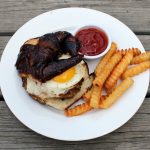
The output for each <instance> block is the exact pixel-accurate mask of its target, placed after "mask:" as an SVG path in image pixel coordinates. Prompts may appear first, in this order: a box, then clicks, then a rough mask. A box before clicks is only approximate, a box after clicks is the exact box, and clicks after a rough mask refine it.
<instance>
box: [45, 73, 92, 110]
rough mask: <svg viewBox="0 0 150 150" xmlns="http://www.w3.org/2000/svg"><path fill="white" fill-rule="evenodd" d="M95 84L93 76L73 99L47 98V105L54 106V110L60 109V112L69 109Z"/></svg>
mask: <svg viewBox="0 0 150 150" xmlns="http://www.w3.org/2000/svg"><path fill="white" fill-rule="evenodd" d="M92 82H93V75H92V76H90V77H89V78H87V79H86V80H84V82H83V83H82V86H81V88H80V91H79V92H78V93H76V95H75V96H74V97H72V98H66V99H62V98H47V99H45V104H47V105H49V106H52V107H54V108H57V109H60V110H65V109H67V108H69V107H70V106H71V105H72V104H74V103H75V102H76V101H78V100H79V99H80V98H81V97H82V96H83V94H84V93H85V92H86V91H87V90H88V88H90V87H91V85H92Z"/></svg>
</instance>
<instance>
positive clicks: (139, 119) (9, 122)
mask: <svg viewBox="0 0 150 150" xmlns="http://www.w3.org/2000/svg"><path fill="white" fill-rule="evenodd" d="M149 108H150V98H146V99H145V101H144V103H143V105H142V107H141V108H140V109H139V111H138V113H137V114H136V115H135V116H134V117H133V118H132V119H131V120H130V121H128V122H127V123H126V124H125V125H124V126H123V127H121V128H119V129H118V130H116V131H115V132H113V133H111V134H108V135H106V136H103V137H100V138H96V139H93V140H88V141H82V142H63V141H57V140H53V139H48V138H46V137H43V136H41V135H38V134H36V133H35V132H33V131H31V130H30V129H28V128H27V127H25V126H24V125H23V124H21V123H20V122H19V121H18V120H17V119H16V118H15V117H14V115H13V114H12V113H11V112H10V111H9V109H8V108H7V106H6V104H5V102H4V101H1V102H0V149H2V150H9V149H10V150H12V149H15V150H20V149H24V150H31V149H36V150H61V149H63V150H70V149H72V150H76V149H78V150H83V149H86V150H91V149H95V150H96V149H99V150H141V149H142V150H148V149H150V144H149V141H150V125H149V123H150V117H149V115H150V109H149ZM30 119H32V118H30ZM66 132H67V131H66Z"/></svg>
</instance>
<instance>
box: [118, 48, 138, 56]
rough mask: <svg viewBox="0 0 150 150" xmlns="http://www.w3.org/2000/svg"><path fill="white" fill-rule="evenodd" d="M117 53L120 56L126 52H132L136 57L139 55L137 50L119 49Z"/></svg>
mask: <svg viewBox="0 0 150 150" xmlns="http://www.w3.org/2000/svg"><path fill="white" fill-rule="evenodd" d="M117 52H119V53H121V54H122V55H125V54H126V53H127V52H132V53H133V56H138V55H139V54H141V51H140V50H139V49H138V48H129V49H121V50H118V51H117Z"/></svg>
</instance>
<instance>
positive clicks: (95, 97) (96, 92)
mask: <svg viewBox="0 0 150 150" xmlns="http://www.w3.org/2000/svg"><path fill="white" fill-rule="evenodd" d="M101 91H102V88H101V87H99V86H95V85H94V86H93V90H92V95H91V100H90V106H91V107H93V108H98V107H99V103H100V97H101Z"/></svg>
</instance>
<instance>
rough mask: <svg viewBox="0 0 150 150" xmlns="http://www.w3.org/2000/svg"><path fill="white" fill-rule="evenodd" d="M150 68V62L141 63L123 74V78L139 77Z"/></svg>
mask: <svg viewBox="0 0 150 150" xmlns="http://www.w3.org/2000/svg"><path fill="white" fill-rule="evenodd" d="M149 68H150V61H144V62H141V63H139V64H137V65H135V66H133V67H131V68H129V69H127V70H126V71H125V72H124V73H123V75H122V78H123V79H125V78H127V77H133V76H135V75H138V74H139V73H141V72H144V71H146V70H147V69H149Z"/></svg>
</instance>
